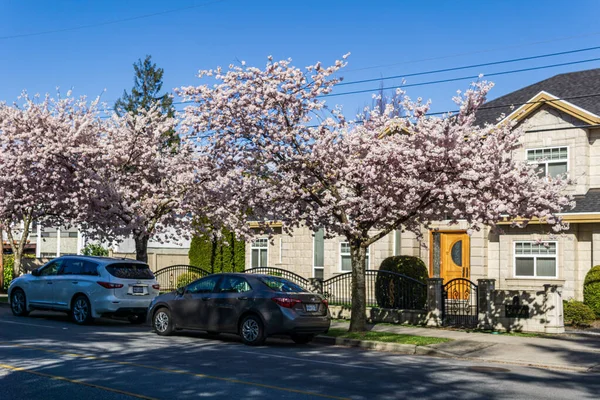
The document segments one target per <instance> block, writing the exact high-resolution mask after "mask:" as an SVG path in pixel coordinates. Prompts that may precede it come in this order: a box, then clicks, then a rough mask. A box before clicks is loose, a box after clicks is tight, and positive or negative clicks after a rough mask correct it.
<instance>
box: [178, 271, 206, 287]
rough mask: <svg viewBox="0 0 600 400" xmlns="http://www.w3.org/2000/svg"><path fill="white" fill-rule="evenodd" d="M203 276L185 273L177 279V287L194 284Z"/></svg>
mask: <svg viewBox="0 0 600 400" xmlns="http://www.w3.org/2000/svg"><path fill="white" fill-rule="evenodd" d="M200 278H201V275H200V274H196V273H194V272H185V273H183V274H181V275H179V277H178V278H177V287H178V288H180V287H183V286H187V285H189V284H190V283H192V282H194V281H195V280H196V279H200Z"/></svg>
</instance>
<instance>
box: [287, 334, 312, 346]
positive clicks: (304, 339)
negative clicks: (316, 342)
mask: <svg viewBox="0 0 600 400" xmlns="http://www.w3.org/2000/svg"><path fill="white" fill-rule="evenodd" d="M314 338H315V335H292V340H293V341H294V343H296V344H307V343H310V342H312V340H313V339H314Z"/></svg>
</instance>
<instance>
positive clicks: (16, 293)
mask: <svg viewBox="0 0 600 400" xmlns="http://www.w3.org/2000/svg"><path fill="white" fill-rule="evenodd" d="M10 309H11V311H12V313H13V315H15V316H17V317H26V316H28V315H29V311H27V297H26V296H25V292H24V291H23V290H22V289H14V290H13V291H12V293H11V294H10Z"/></svg>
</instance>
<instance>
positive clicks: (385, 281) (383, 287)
mask: <svg viewBox="0 0 600 400" xmlns="http://www.w3.org/2000/svg"><path fill="white" fill-rule="evenodd" d="M379 270H380V271H390V272H395V273H397V274H402V275H406V276H408V277H409V278H413V279H416V280H417V281H419V282H422V283H424V284H426V283H427V278H429V273H428V271H427V267H426V266H425V263H424V262H423V260H421V259H420V258H418V257H411V256H394V257H388V258H386V259H385V260H383V262H382V263H381V266H380V267H379ZM400 285H401V283H400V281H399V279H397V278H394V277H391V276H389V275H386V274H378V275H377V279H376V281H375V299H376V300H377V304H378V305H379V307H381V308H398V307H399V306H400V304H402V303H403V302H405V300H406V299H403V298H402V296H403V295H406V296H412V297H415V296H417V294H416V293H403V291H402V290H401V289H400ZM412 286H413V285H410V284H409V287H412ZM419 293H420V292H419ZM425 293H426V292H423V293H422V295H421V296H420V298H412V299H411V301H412V302H414V304H415V307H416V308H423V307H425V302H426V300H427V299H426V297H425V296H423V295H424V294H425Z"/></svg>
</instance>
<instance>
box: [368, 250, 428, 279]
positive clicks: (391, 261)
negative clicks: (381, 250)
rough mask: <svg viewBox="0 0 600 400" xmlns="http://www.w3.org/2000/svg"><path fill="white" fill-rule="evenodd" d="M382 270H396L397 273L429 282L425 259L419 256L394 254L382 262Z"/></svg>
mask: <svg viewBox="0 0 600 400" xmlns="http://www.w3.org/2000/svg"><path fill="white" fill-rule="evenodd" d="M379 269H380V270H382V271H390V272H395V273H397V274H402V275H406V276H408V277H409V278H413V279H416V280H418V281H419V282H422V283H427V278H429V272H428V271H427V267H426V266H425V263H424V262H423V260H421V259H420V258H419V257H412V256H394V257H388V258H386V259H385V260H383V262H382V263H381V266H380V267H379Z"/></svg>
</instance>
